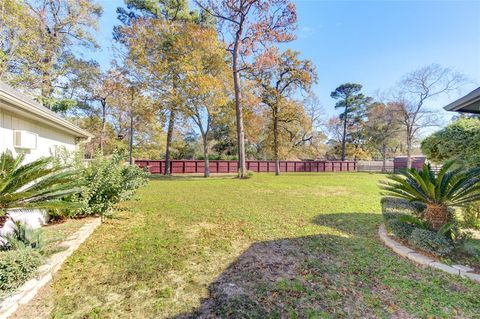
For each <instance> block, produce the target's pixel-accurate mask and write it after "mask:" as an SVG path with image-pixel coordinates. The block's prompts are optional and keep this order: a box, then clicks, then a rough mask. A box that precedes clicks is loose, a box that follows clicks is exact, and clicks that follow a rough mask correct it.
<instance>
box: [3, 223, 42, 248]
mask: <svg viewBox="0 0 480 319" xmlns="http://www.w3.org/2000/svg"><path fill="white" fill-rule="evenodd" d="M13 223H14V227H13V232H12V233H11V234H8V235H7V236H4V237H3V238H2V245H1V246H0V249H1V250H17V249H25V248H32V249H42V247H43V231H42V229H41V228H39V229H31V228H29V227H28V226H26V225H24V224H23V223H22V222H20V221H14V222H13Z"/></svg>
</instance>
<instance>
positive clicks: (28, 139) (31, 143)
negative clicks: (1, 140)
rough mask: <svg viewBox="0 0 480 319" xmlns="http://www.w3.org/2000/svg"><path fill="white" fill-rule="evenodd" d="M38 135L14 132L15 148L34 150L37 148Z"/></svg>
mask: <svg viewBox="0 0 480 319" xmlns="http://www.w3.org/2000/svg"><path fill="white" fill-rule="evenodd" d="M37 137H38V135H37V134H35V133H32V132H28V131H20V130H15V131H13V147H15V148H22V149H27V150H34V149H36V148H37Z"/></svg>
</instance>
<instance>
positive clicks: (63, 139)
mask: <svg viewBox="0 0 480 319" xmlns="http://www.w3.org/2000/svg"><path fill="white" fill-rule="evenodd" d="M14 130H24V131H29V132H32V133H35V134H38V137H37V147H36V149H33V150H22V149H16V148H14V147H13V131H14ZM75 139H76V137H75V136H74V135H71V134H69V133H66V132H65V131H63V130H59V129H57V128H56V126H55V124H51V125H47V124H44V123H41V122H39V121H35V120H33V119H29V118H22V116H21V115H17V114H13V113H11V112H9V111H7V110H4V109H2V108H1V105H0V152H4V151H5V150H7V149H9V150H11V151H12V153H13V154H14V155H17V154H19V153H25V162H31V161H33V160H35V159H37V158H39V157H42V156H50V155H54V154H55V151H56V149H57V148H58V147H64V148H65V149H67V150H68V151H74V150H75V149H76V143H75Z"/></svg>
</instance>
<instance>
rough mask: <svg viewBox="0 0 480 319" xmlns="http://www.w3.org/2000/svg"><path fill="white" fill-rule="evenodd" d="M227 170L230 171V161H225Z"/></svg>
mask: <svg viewBox="0 0 480 319" xmlns="http://www.w3.org/2000/svg"><path fill="white" fill-rule="evenodd" d="M227 172H228V173H230V161H227Z"/></svg>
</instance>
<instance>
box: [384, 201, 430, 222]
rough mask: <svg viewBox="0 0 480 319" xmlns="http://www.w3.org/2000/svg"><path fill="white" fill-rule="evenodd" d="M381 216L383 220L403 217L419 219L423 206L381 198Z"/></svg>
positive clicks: (416, 203)
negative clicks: (408, 216) (410, 216)
mask: <svg viewBox="0 0 480 319" xmlns="http://www.w3.org/2000/svg"><path fill="white" fill-rule="evenodd" d="M381 204H382V214H383V217H384V218H385V220H389V219H392V218H399V217H401V216H404V215H413V216H417V217H420V216H421V215H422V212H423V211H424V210H425V205H424V204H423V203H419V202H409V201H408V200H406V199H403V198H395V197H389V196H386V197H383V198H382V199H381Z"/></svg>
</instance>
